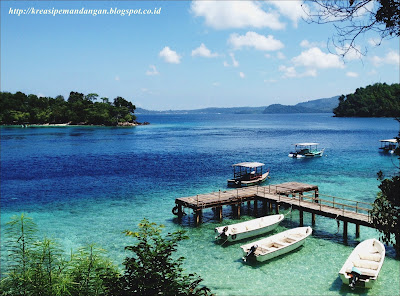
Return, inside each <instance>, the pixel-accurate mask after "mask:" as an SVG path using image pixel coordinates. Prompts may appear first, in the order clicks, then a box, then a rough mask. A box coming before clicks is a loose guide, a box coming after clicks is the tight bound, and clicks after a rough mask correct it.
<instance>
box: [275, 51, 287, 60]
mask: <svg viewBox="0 0 400 296" xmlns="http://www.w3.org/2000/svg"><path fill="white" fill-rule="evenodd" d="M276 57H277V58H278V59H280V60H284V59H286V57H285V55H284V54H283V53H282V52H280V51H279V52H278V53H277V54H276Z"/></svg>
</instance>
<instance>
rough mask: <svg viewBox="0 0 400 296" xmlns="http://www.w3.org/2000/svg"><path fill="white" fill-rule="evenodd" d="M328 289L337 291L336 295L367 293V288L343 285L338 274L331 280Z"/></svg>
mask: <svg viewBox="0 0 400 296" xmlns="http://www.w3.org/2000/svg"><path fill="white" fill-rule="evenodd" d="M329 291H333V292H336V293H338V295H354V294H356V295H368V292H369V289H365V288H361V287H357V286H356V288H355V289H354V290H352V289H351V288H350V287H349V286H348V285H344V284H343V283H342V280H341V279H340V277H339V276H337V277H336V279H335V280H334V281H333V282H332V285H331V287H330V288H329Z"/></svg>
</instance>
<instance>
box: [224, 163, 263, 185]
mask: <svg viewBox="0 0 400 296" xmlns="http://www.w3.org/2000/svg"><path fill="white" fill-rule="evenodd" d="M264 166H265V164H264V163H261V162H241V163H237V164H234V165H232V167H233V178H232V179H229V180H228V187H247V186H253V185H258V184H261V183H262V182H264V181H265V180H266V179H267V178H268V175H269V170H265V169H264V170H263V168H264Z"/></svg>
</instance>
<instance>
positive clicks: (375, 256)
mask: <svg viewBox="0 0 400 296" xmlns="http://www.w3.org/2000/svg"><path fill="white" fill-rule="evenodd" d="M384 259H385V247H384V245H383V244H382V243H381V242H379V241H378V240H376V239H368V240H365V241H363V242H361V243H360V244H358V245H357V246H356V247H355V248H354V250H353V251H352V252H351V254H350V255H349V257H348V258H347V260H346V262H345V263H344V265H343V266H342V268H341V269H340V271H339V276H340V279H341V280H342V283H343V284H345V285H349V284H350V282H351V279H352V277H353V275H352V271H354V270H356V271H357V273H358V274H359V280H358V281H357V283H356V284H355V286H356V287H362V288H368V289H370V288H372V287H373V286H374V284H375V282H376V280H377V279H378V275H379V272H380V270H381V268H382V264H383V261H384Z"/></svg>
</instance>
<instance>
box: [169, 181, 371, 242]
mask: <svg viewBox="0 0 400 296" xmlns="http://www.w3.org/2000/svg"><path fill="white" fill-rule="evenodd" d="M307 192H308V193H311V195H310V194H305V193H307ZM259 200H260V201H261V202H262V208H260V209H258V201H259ZM252 201H253V202H254V215H255V216H257V215H258V214H259V213H258V211H259V210H262V214H263V215H264V214H265V212H268V213H269V214H271V213H273V212H275V213H277V214H278V213H279V206H280V205H281V206H285V207H286V206H287V207H290V208H293V209H297V210H298V211H299V224H300V226H303V225H304V212H307V213H311V224H312V225H315V224H316V215H320V216H324V217H327V218H331V219H335V220H337V221H342V222H343V238H344V241H345V242H347V236H348V223H353V224H355V235H356V237H357V238H358V237H360V226H361V225H362V226H367V227H371V228H375V226H374V225H373V224H372V221H371V217H370V211H371V209H372V204H370V203H366V202H361V201H354V200H350V199H345V198H340V197H335V196H329V195H323V194H320V193H319V191H318V186H316V185H309V184H304V183H298V182H287V183H283V184H278V185H268V186H260V187H259V186H253V187H246V188H240V189H235V190H224V191H221V190H219V191H218V192H213V193H207V194H198V195H196V196H190V197H182V198H177V199H175V204H176V205H175V208H174V210H173V213H174V214H176V215H178V217H181V216H182V215H183V214H184V213H183V207H186V208H189V209H192V210H193V212H194V215H195V223H196V225H199V224H200V223H201V222H202V215H203V212H202V211H203V210H204V209H207V208H211V209H214V213H215V218H217V219H218V220H219V221H222V219H223V211H222V207H223V206H224V205H231V206H232V212H233V214H234V215H235V216H236V217H237V218H240V215H241V210H240V207H241V204H242V203H245V202H247V209H248V212H249V213H250V208H251V202H252ZM273 207H275V211H273ZM365 213H366V214H365Z"/></svg>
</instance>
